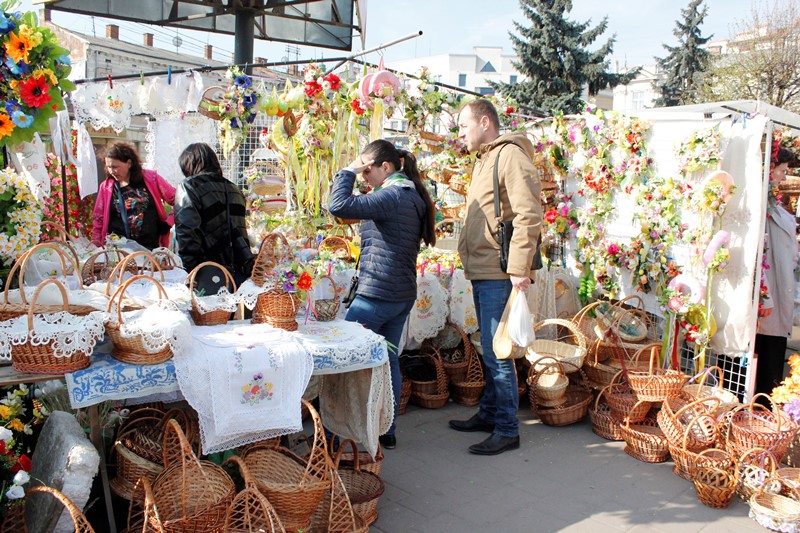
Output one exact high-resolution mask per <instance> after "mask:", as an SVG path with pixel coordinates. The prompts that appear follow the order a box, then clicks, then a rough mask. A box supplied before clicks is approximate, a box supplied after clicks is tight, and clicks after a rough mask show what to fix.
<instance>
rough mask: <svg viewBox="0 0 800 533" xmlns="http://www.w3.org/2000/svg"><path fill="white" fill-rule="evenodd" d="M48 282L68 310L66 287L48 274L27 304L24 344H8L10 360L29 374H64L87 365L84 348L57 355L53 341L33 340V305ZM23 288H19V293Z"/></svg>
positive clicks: (86, 354) (18, 368) (87, 355)
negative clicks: (26, 327) (41, 342)
mask: <svg viewBox="0 0 800 533" xmlns="http://www.w3.org/2000/svg"><path fill="white" fill-rule="evenodd" d="M47 285H55V286H56V287H58V290H59V292H60V294H61V298H62V299H63V308H62V309H63V311H65V312H68V310H69V307H68V298H67V291H66V289H65V288H64V285H62V284H61V283H60V282H59V281H57V280H56V279H54V278H48V279H46V280H44V281H43V282H41V283H40V284H39V286H37V287H36V290H35V291H34V293H33V298H32V299H31V302H30V304H29V305H28V337H27V340H26V342H24V343H23V344H12V345H11V364H12V365H13V366H14V370H16V371H18V372H28V373H31V374H66V373H68V372H75V371H76V370H81V369H83V368H86V367H88V366H89V363H90V354H89V353H86V352H75V353H73V354H72V355H69V356H64V357H58V356H56V347H55V341H50V342H48V343H44V344H38V343H35V342H34V340H33V333H34V324H33V309H34V307H35V305H36V301H37V300H38V299H39V294H40V293H41V291H42V289H43V288H44V287H46V286H47ZM22 292H23V291H20V294H22Z"/></svg>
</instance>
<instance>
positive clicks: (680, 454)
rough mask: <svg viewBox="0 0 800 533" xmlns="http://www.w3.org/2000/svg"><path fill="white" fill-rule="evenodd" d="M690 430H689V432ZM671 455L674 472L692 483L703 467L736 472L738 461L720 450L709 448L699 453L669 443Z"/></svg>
mask: <svg viewBox="0 0 800 533" xmlns="http://www.w3.org/2000/svg"><path fill="white" fill-rule="evenodd" d="M688 430H689V428H687V432H688ZM669 453H670V455H671V456H672V461H673V462H674V463H675V466H674V467H673V468H672V472H673V473H674V474H675V475H676V476H678V477H681V478H683V479H686V480H689V481H692V480H693V479H694V476H695V473H696V472H697V469H698V468H699V467H701V466H706V467H713V468H718V469H720V470H724V471H726V472H735V468H734V465H735V464H736V459H735V458H734V457H733V456H732V455H731V454H729V453H728V452H726V451H725V450H723V449H720V448H707V449H705V450H703V451H701V452H699V453H695V452H692V451H689V450H687V449H686V448H685V447H683V446H676V445H674V444H672V443H671V442H670V443H669Z"/></svg>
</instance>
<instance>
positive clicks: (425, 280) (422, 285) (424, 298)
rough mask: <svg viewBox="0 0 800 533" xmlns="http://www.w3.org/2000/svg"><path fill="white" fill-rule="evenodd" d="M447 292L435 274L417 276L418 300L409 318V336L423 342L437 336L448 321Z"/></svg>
mask: <svg viewBox="0 0 800 533" xmlns="http://www.w3.org/2000/svg"><path fill="white" fill-rule="evenodd" d="M448 314H449V313H448V309H447V292H446V291H445V289H444V287H442V284H441V283H440V282H439V278H438V277H437V276H434V275H430V274H428V275H425V276H417V301H416V302H414V307H413V308H412V309H411V315H410V316H409V318H408V320H409V322H408V336H409V338H411V339H414V340H417V341H420V342H422V341H423V340H425V339H428V338H430V337H435V336H436V334H437V333H439V331H441V329H442V328H443V327H444V325H445V322H447V315H448Z"/></svg>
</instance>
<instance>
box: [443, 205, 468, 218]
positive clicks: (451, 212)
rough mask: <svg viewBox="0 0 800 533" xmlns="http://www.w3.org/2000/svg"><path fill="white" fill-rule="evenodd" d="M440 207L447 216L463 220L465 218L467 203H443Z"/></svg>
mask: <svg viewBox="0 0 800 533" xmlns="http://www.w3.org/2000/svg"><path fill="white" fill-rule="evenodd" d="M439 209H440V210H441V211H442V214H443V215H444V216H445V218H454V219H456V220H461V219H462V218H464V211H465V210H466V209H467V204H466V203H463V204H456V205H443V206H441V207H440V208H439Z"/></svg>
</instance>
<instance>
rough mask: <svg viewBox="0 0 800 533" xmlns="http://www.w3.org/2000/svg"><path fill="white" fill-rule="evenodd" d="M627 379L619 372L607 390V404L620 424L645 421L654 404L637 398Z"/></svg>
mask: <svg viewBox="0 0 800 533" xmlns="http://www.w3.org/2000/svg"><path fill="white" fill-rule="evenodd" d="M624 379H625V374H624V372H622V371H621V370H620V371H618V372H617V373H616V374H615V375H614V378H613V379H612V380H611V383H610V384H609V385H608V387H606V389H605V391H606V392H605V395H606V402H608V408H609V409H610V410H611V416H613V417H614V418H615V419H616V420H618V421H619V422H622V421H623V420H625V419H626V418H627V419H630V421H631V422H639V421H641V420H644V419H645V417H646V416H647V413H648V412H649V411H650V407H652V405H653V404H652V402H644V401H641V400H639V399H638V398H637V397H636V392H634V390H633V389H632V388H631V387H630V385H629V384H628V382H627V381H623V380H624Z"/></svg>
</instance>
